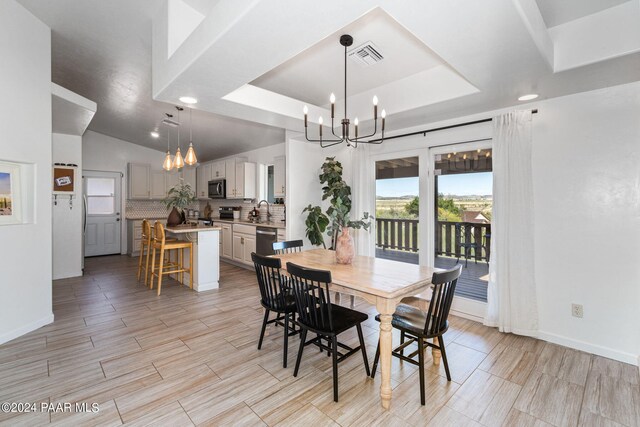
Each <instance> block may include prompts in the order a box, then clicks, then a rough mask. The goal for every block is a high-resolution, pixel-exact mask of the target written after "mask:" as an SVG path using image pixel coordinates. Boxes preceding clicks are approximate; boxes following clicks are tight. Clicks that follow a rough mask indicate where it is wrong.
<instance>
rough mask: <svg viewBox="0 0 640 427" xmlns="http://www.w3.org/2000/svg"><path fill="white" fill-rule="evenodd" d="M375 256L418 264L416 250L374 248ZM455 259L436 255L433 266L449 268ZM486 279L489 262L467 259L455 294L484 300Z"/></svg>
mask: <svg viewBox="0 0 640 427" xmlns="http://www.w3.org/2000/svg"><path fill="white" fill-rule="evenodd" d="M376 257H377V258H384V259H390V260H393V261H399V262H407V263H410V264H418V253H417V252H405V251H396V250H392V249H381V248H376ZM457 261H458V260H457V259H456V258H451V257H443V256H438V257H436V262H435V266H436V267H437V268H451V267H453V266H454V265H456V263H457ZM460 262H461V263H463V264H464V259H460ZM488 279H489V264H487V263H486V262H478V263H477V264H476V263H475V262H473V260H469V262H468V263H467V266H466V267H464V268H463V269H462V276H460V279H458V285H457V286H456V295H457V296H461V297H464V298H470V299H473V300H477V301H483V302H486V301H487V284H488Z"/></svg>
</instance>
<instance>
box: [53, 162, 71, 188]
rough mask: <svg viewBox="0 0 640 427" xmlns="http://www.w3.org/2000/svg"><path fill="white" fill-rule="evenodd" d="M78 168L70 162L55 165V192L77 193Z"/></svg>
mask: <svg viewBox="0 0 640 427" xmlns="http://www.w3.org/2000/svg"><path fill="white" fill-rule="evenodd" d="M76 170H77V167H76V166H75V165H70V164H68V165H62V164H58V163H56V164H55V165H54V166H53V194H71V195H74V194H75V186H76Z"/></svg>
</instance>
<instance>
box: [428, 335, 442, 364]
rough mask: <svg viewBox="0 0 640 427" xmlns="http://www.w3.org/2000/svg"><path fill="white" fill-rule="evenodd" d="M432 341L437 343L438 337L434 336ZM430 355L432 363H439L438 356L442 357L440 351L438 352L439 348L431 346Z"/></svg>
mask: <svg viewBox="0 0 640 427" xmlns="http://www.w3.org/2000/svg"><path fill="white" fill-rule="evenodd" d="M433 343H434V344H435V345H438V344H439V342H438V337H435V338H434V339H433ZM431 355H432V356H433V364H434V365H439V364H440V358H441V357H442V353H441V352H440V350H438V349H437V348H432V349H431Z"/></svg>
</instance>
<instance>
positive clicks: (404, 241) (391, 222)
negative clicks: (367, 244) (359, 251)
mask: <svg viewBox="0 0 640 427" xmlns="http://www.w3.org/2000/svg"><path fill="white" fill-rule="evenodd" d="M376 246H377V247H379V248H383V249H395V250H399V251H409V252H418V220H417V219H395V218H393V219H392V218H376Z"/></svg>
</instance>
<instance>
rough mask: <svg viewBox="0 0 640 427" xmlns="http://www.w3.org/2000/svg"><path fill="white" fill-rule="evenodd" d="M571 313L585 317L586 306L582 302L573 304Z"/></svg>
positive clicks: (574, 315)
mask: <svg viewBox="0 0 640 427" xmlns="http://www.w3.org/2000/svg"><path fill="white" fill-rule="evenodd" d="M571 315H572V316H573V317H579V318H582V317H584V308H583V307H582V304H571Z"/></svg>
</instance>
